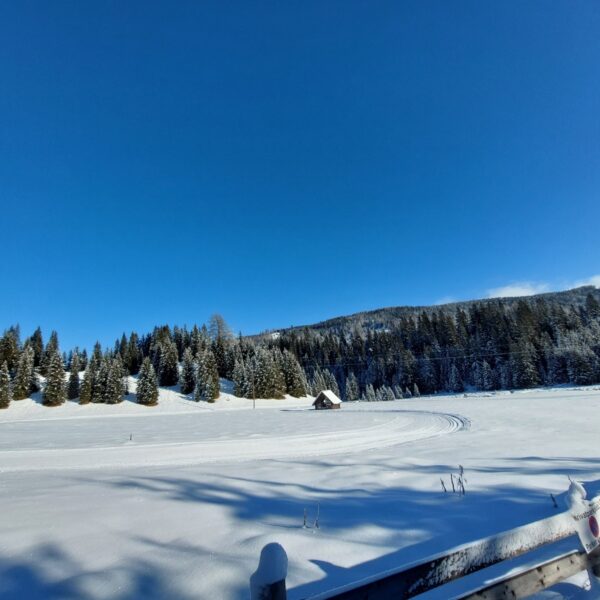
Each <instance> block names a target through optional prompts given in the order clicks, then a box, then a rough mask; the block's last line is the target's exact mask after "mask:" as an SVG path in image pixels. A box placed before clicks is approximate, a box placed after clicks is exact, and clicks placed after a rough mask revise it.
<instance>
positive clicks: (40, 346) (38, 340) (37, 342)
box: [28, 327, 44, 367]
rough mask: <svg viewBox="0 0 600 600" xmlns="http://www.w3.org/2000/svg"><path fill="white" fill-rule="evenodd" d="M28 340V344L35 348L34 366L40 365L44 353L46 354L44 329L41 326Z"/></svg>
mask: <svg viewBox="0 0 600 600" xmlns="http://www.w3.org/2000/svg"><path fill="white" fill-rule="evenodd" d="M28 342H29V344H28V345H30V346H31V349H32V350H33V366H34V367H39V366H40V362H41V360H42V355H43V354H44V340H43V338H42V330H41V329H40V328H39V327H38V328H37V329H36V330H35V331H34V332H33V335H32V336H31V337H30V338H29V340H28Z"/></svg>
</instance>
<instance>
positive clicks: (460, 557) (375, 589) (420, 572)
mask: <svg viewBox="0 0 600 600" xmlns="http://www.w3.org/2000/svg"><path fill="white" fill-rule="evenodd" d="M574 533H575V529H574V524H573V520H572V519H571V518H570V516H569V515H568V514H567V513H561V514H559V515H555V516H553V517H550V518H547V519H542V520H541V521H535V522H534V523H530V524H528V525H523V526H522V527H517V528H516V529H511V530H510V531H506V532H503V533H500V534H498V535H495V536H491V537H488V538H485V539H482V540H478V541H476V542H472V543H470V544H465V545H462V546H459V547H457V548H454V549H453V550H450V551H448V552H446V553H443V554H438V555H436V556H433V557H430V558H428V559H427V560H424V561H420V562H419V563H416V564H414V565H412V566H408V567H405V568H403V569H398V570H394V571H388V572H387V573H380V574H378V575H376V576H373V577H370V578H368V579H363V580H361V581H357V582H354V583H352V584H349V585H347V586H344V587H342V588H338V589H337V590H330V591H329V592H326V593H325V594H319V595H318V596H316V598H315V600H316V599H317V598H318V599H319V600H325V599H333V598H335V599H336V600H388V599H389V598H394V599H395V600H407V599H408V598H413V597H414V596H417V595H418V594H422V593H423V592H426V591H428V590H432V589H434V588H436V587H439V586H441V585H444V584H445V583H449V582H450V581H454V580H455V579H458V578H460V577H464V576H465V575H469V574H470V573H474V572H476V571H479V570H481V569H485V568H486V567H490V566H492V565H495V564H497V563H499V562H502V561H504V560H507V559H509V558H514V557H516V556H520V555H522V554H525V553H527V552H530V551H532V550H535V549H537V548H540V547H542V546H545V545H547V544H552V543H553V542H557V541H559V540H562V539H565V538H567V537H569V536H571V535H573V534H574Z"/></svg>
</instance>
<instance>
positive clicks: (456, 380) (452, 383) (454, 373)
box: [448, 364, 465, 392]
mask: <svg viewBox="0 0 600 600" xmlns="http://www.w3.org/2000/svg"><path fill="white" fill-rule="evenodd" d="M464 389H465V388H464V386H463V382H462V379H461V377H460V372H459V370H458V367H457V366H456V365H455V364H453V365H452V367H451V369H450V378H449V380H448V390H449V391H451V392H462V391H463V390H464Z"/></svg>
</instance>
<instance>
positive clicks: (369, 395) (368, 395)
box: [365, 383, 377, 402]
mask: <svg viewBox="0 0 600 600" xmlns="http://www.w3.org/2000/svg"><path fill="white" fill-rule="evenodd" d="M365 400H366V401H367V402H375V401H376V400H377V396H376V394H375V389H374V388H373V386H372V385H371V384H370V383H369V384H368V385H367V387H366V389H365Z"/></svg>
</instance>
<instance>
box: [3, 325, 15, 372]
mask: <svg viewBox="0 0 600 600" xmlns="http://www.w3.org/2000/svg"><path fill="white" fill-rule="evenodd" d="M19 339H20V333H19V328H18V327H11V328H9V329H7V330H6V331H5V332H4V335H3V336H2V338H0V363H2V362H6V366H7V367H8V370H9V372H11V371H13V372H14V370H15V369H16V367H17V363H18V362H19V354H20V350H19V346H20V341H19Z"/></svg>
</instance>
